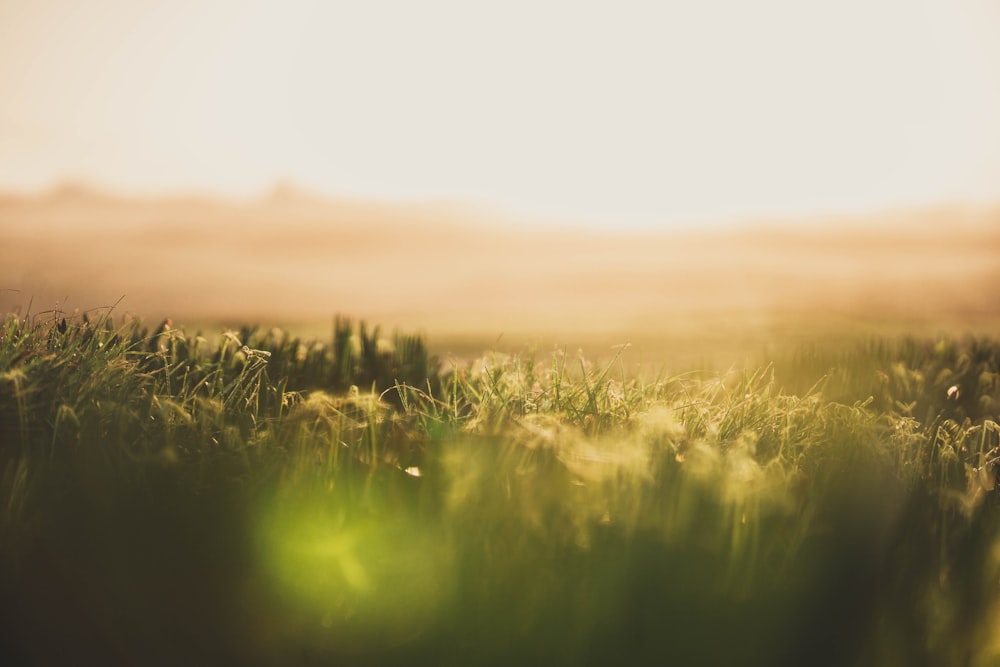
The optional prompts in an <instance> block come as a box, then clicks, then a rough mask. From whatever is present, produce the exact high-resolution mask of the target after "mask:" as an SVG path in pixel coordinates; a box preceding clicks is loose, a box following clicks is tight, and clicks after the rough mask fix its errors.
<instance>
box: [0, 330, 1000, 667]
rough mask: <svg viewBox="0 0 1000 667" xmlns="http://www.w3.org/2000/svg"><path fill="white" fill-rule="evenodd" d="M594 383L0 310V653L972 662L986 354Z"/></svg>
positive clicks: (991, 601)
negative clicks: (30, 316)
mask: <svg viewBox="0 0 1000 667" xmlns="http://www.w3.org/2000/svg"><path fill="white" fill-rule="evenodd" d="M627 354H628V352H627V351H623V352H622V355H627ZM626 369H627V364H626V363H625V361H624V357H619V358H616V359H614V360H612V361H610V362H608V363H602V364H600V365H594V364H592V363H591V362H589V361H587V360H586V359H582V358H578V357H574V356H572V355H569V354H566V353H565V352H563V351H560V350H556V351H554V352H553V353H552V354H551V355H540V354H538V353H535V354H531V353H526V354H522V355H504V354H500V353H496V352H494V353H487V354H485V356H483V357H482V358H480V359H477V360H475V361H471V362H457V361H453V362H452V363H450V364H448V365H447V366H445V365H443V364H441V363H439V362H438V360H436V359H434V358H433V357H431V356H429V355H428V353H427V350H426V347H425V346H424V344H423V341H422V339H420V338H419V337H413V336H407V335H403V334H395V335H393V336H391V337H388V338H384V337H383V336H382V334H381V332H379V331H378V330H369V329H368V328H367V327H365V326H364V325H363V324H358V325H354V324H352V323H350V322H348V321H346V320H338V322H337V324H336V327H335V331H334V334H333V336H332V340H331V341H330V342H329V343H325V342H321V341H315V340H312V341H307V340H299V339H295V338H293V337H291V336H290V335H288V334H287V333H284V332H280V331H271V332H265V333H261V332H258V331H256V330H253V329H249V328H245V329H242V330H240V331H231V332H226V333H224V334H223V335H222V336H219V337H218V338H217V342H216V343H209V342H208V340H207V339H205V338H203V337H201V336H199V335H190V334H188V333H186V332H185V331H183V330H182V329H175V328H172V327H171V326H170V324H169V323H167V322H164V323H163V324H162V325H161V326H160V327H157V328H154V329H149V328H145V327H143V325H142V324H141V323H139V322H127V323H118V324H116V323H114V322H113V321H112V320H111V319H110V317H107V316H105V317H100V318H96V319H93V320H91V319H88V318H72V319H69V320H64V319H59V318H53V319H48V320H35V321H26V320H24V319H22V318H18V317H16V316H14V315H11V316H8V317H7V318H6V319H5V320H4V321H3V322H2V328H0V473H2V477H0V600H2V602H0V608H2V611H3V619H2V624H0V640H2V650H3V656H2V657H3V658H4V664H22V663H32V664H35V663H57V664H58V663H66V662H76V663H79V662H81V661H83V662H97V661H99V662H100V663H103V664H137V663H138V664H151V663H152V664H156V663H164V664H177V663H185V664H219V663H233V664H262V665H270V664H341V663H347V664H400V663H405V664H423V663H428V664H456V665H465V664H511V663H515V662H516V663H525V662H528V663H533V664H537V663H542V662H544V663H556V664H608V663H625V664H685V665H691V664H734V665H735V664H747V665H752V664H831V665H834V664H835V665H844V664H852V665H853V664H859V665H864V664H872V665H913V664H949V665H950V664H975V665H991V664H998V663H1000V643H998V641H997V640H996V639H995V637H996V636H1000V633H998V632H997V630H998V629H1000V616H998V613H1000V607H998V605H997V597H998V594H1000V517H998V511H1000V504H998V502H997V496H996V491H995V488H994V486H995V480H996V471H997V464H998V460H1000V426H998V424H997V421H998V419H1000V342H998V341H996V340H993V339H987V338H980V339H972V338H969V339H952V338H946V339H937V340H930V339H928V340H920V339H908V338H891V339H890V338H872V339H869V340H867V341H865V342H862V343H859V344H857V345H855V346H853V347H849V348H837V349H832V348H831V349H827V348H822V347H818V346H809V345H806V344H803V345H800V346H798V347H795V348H793V349H788V350H785V351H783V353H782V354H779V355H775V357H774V358H772V359H766V360H762V361H761V364H760V365H759V366H758V367H752V368H747V369H734V370H731V371H729V372H725V373H716V372H702V373H687V374H683V375H676V376H666V375H664V376H660V377H655V378H648V377H646V376H644V375H641V374H633V373H630V372H628V371H627V370H626Z"/></svg>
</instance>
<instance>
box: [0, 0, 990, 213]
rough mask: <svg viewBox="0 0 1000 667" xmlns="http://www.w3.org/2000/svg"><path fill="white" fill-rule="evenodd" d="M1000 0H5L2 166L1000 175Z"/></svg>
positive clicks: (528, 196)
mask: <svg viewBox="0 0 1000 667" xmlns="http://www.w3.org/2000/svg"><path fill="white" fill-rule="evenodd" d="M997 119H1000V1H998V0H925V1H923V2H921V1H919V0H838V1H836V2H804V1H802V0H759V1H755V2H747V1H745V0H706V1H698V2H694V1H691V0H683V1H678V2H665V1H661V2H629V1H623V0H615V1H613V2H612V1H607V2H604V1H602V2H586V1H583V0H577V1H570V0H566V1H556V2H552V1H544V0H530V1H523V2H522V1H520V0H505V1H504V2H492V3H484V2H470V1H462V0H456V1H448V0H431V1H423V2H408V1H397V2H389V1H372V0H365V1H363V2H362V1H359V0H350V1H347V2H334V1H332V0H331V1H317V2H306V1H297V2H296V1H290V0H283V1H280V2H253V1H251V0H238V1H237V0H234V1H228V0H224V1H206V0H195V1H189V0H166V1H162V2H157V1H153V0H87V1H86V2H80V1H79V0H31V1H22V0H0V188H4V189H12V188H17V189H25V188H26V189H39V188H44V187H47V186H49V185H51V184H53V183H54V182H56V181H59V180H61V179H64V178H67V177H69V178H77V179H84V180H87V181H90V182H92V183H94V184H97V185H100V186H103V187H108V188H113V189H119V190H125V191H132V192H144V193H150V192H163V191H179V190H199V191H202V192H204V191H210V192H220V193H224V194H234V195H248V194H254V193H257V192H261V191H264V190H266V189H267V188H269V187H270V186H271V185H272V184H273V183H274V182H275V181H277V180H280V179H285V180H288V181H291V182H294V183H297V184H300V185H302V186H304V187H306V188H311V189H316V190H321V191H323V192H326V193H329V194H334V195H350V196H357V195H360V196H365V197H372V196H374V197H392V198H404V199H405V198H412V197H416V198H450V199H463V200H471V201H474V202H483V203H487V204H500V205H503V206H505V207H507V208H508V209H509V210H511V211H514V212H522V213H527V214H532V215H536V216H552V217H556V218H561V219H563V220H564V221H567V220H579V221H582V222H592V223H612V222H626V223H632V224H647V225H652V224H663V225H667V224H677V223H681V222H685V221H704V220H711V219H719V218H723V219H728V218H739V217H744V216H761V215H772V214H779V215H795V214H799V213H814V212H832V211H864V210H871V209H881V208H885V207H894V206H900V205H913V204H920V203H934V202H942V201H956V200H972V201H987V200H995V199H1000V122H997Z"/></svg>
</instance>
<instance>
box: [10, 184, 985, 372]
mask: <svg viewBox="0 0 1000 667" xmlns="http://www.w3.org/2000/svg"><path fill="white" fill-rule="evenodd" d="M812 223H813V224H808V225H804V224H799V225H796V224H793V223H792V221H782V220H772V221H767V220H763V221H759V222H756V223H755V222H753V221H750V222H747V223H745V224H741V225H732V226H729V227H716V228H708V229H703V230H700V231H699V230H672V231H660V232H654V231H637V230H634V229H633V230H629V231H624V230H623V231H614V230H610V229H609V230H603V231H599V230H594V229H584V228H573V227H562V228H560V227H556V228H553V227H551V226H540V227H532V226H531V225H530V224H527V221H524V220H521V221H519V222H512V221H509V220H504V219H501V218H499V217H497V216H496V215H491V214H487V213H485V212H483V211H477V210H476V209H473V208H468V207H466V208H461V207H458V206H447V205H439V206H436V205H430V204H425V205H416V206H407V205H404V204H399V205H391V204H386V203H376V202H366V201H340V200H331V199H324V198H321V197H318V196H314V195H309V194H306V193H303V192H300V191H296V190H294V189H292V188H289V187H285V188H277V189H276V190H275V191H274V192H273V193H271V195H269V196H268V197H264V198H260V199H254V200H243V201H235V200H213V199H209V198H203V199H198V198H174V199H169V198H167V199H141V198H138V199H137V198H133V199H122V198H117V197H113V196H110V195H104V194H101V193H100V192H96V191H94V190H91V189H88V188H85V187H82V186H70V185H66V186H63V187H61V188H57V189H55V190H52V191H50V192H47V193H43V194H39V195H35V196H26V195H20V196H15V195H7V196H4V197H0V308H2V309H3V310H4V311H7V312H20V313H22V314H27V313H28V312H29V308H30V311H31V312H34V313H42V312H46V311H52V310H56V309H58V310H61V311H63V312H67V313H72V312H74V311H77V310H80V311H82V310H87V309H92V308H99V307H102V306H108V305H111V304H118V305H117V306H116V312H117V313H118V314H119V315H122V316H128V315H137V316H142V317H146V318H148V319H156V320H157V321H158V319H159V318H161V317H164V316H166V317H170V318H171V319H172V320H173V321H174V322H175V323H178V324H184V325H186V326H188V328H191V329H197V328H201V329H203V330H204V331H205V332H217V331H219V330H221V329H223V328H224V327H225V326H235V325H237V324H243V323H246V322H252V323H257V324H259V325H260V326H261V327H262V328H264V329H267V328H270V327H272V326H281V327H283V328H287V329H290V330H292V331H294V332H296V333H297V334H299V335H307V336H317V337H326V336H327V335H329V334H330V332H331V330H332V321H333V318H334V316H335V315H336V314H338V313H343V314H349V315H351V316H353V317H358V318H365V319H369V320H370V321H376V322H379V323H380V324H381V325H382V326H383V327H386V328H390V329H391V328H392V327H402V328H404V329H406V330H410V331H420V332H423V333H424V334H425V335H426V337H427V339H428V342H429V344H430V345H431V347H432V349H433V350H434V351H435V352H436V353H438V354H441V355H442V356H447V355H448V354H455V355H458V356H461V357H467V356H468V355H470V354H472V355H474V354H478V353H479V352H481V351H482V350H484V349H487V348H494V347H499V348H501V349H507V350H512V351H514V350H521V349H524V348H525V347H526V346H528V347H530V346H535V347H537V348H539V349H542V350H545V349H550V348H552V347H553V346H567V347H569V348H570V349H571V350H573V351H575V350H576V349H577V348H583V350H584V352H585V353H586V354H587V355H588V356H591V357H603V356H605V355H606V354H607V353H608V351H609V350H610V349H611V347H612V346H616V345H622V344H626V343H631V345H632V348H631V351H630V353H629V359H630V360H635V361H641V362H643V363H651V364H663V363H666V362H668V361H669V362H670V363H671V364H672V365H677V364H680V365H688V366H692V367H693V366H698V365H701V366H703V365H704V364H705V363H710V364H713V365H714V364H720V365H724V364H726V363H731V362H739V361H743V360H744V359H745V354H744V351H748V352H750V353H751V354H757V353H759V352H761V351H766V349H767V346H768V345H771V344H775V343H777V344H779V345H781V344H784V343H794V342H797V341H802V340H813V341H816V340H817V339H819V338H823V339H831V338H837V337H846V338H851V337H855V336H857V335H864V334H866V333H878V334H889V335H893V334H897V333H906V332H908V333H914V334H919V333H924V334H928V335H933V334H937V333H941V334H954V333H961V332H971V333H977V332H988V331H990V330H995V327H996V324H997V320H998V317H1000V290H997V289H996V285H998V284H1000V261H998V259H997V258H998V257H1000V210H998V209H996V208H989V207H979V208H974V207H964V208H963V207H960V206H954V207H950V208H949V207H939V208H936V209H913V210H901V211H896V212H889V213H886V214H884V215H881V216H868V217H860V216H859V217H854V218H851V217H839V218H838V217H830V218H829V219H820V220H813V221H812ZM122 297H124V298H122Z"/></svg>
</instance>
